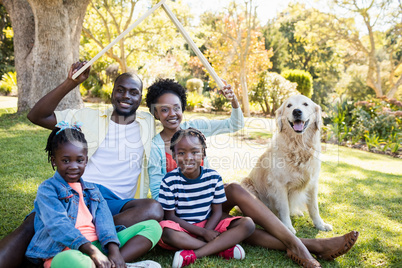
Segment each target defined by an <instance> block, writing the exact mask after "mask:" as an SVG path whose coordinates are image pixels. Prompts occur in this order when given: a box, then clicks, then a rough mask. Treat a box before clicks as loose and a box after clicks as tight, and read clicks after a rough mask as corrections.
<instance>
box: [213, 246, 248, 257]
mask: <svg viewBox="0 0 402 268" xmlns="http://www.w3.org/2000/svg"><path fill="white" fill-rule="evenodd" d="M218 256H219V257H222V258H224V259H227V260H230V259H236V260H243V259H244V258H245V257H246V252H244V249H243V248H242V246H240V245H239V244H236V245H235V246H233V247H231V248H228V249H226V250H224V251H221V252H219V253H218Z"/></svg>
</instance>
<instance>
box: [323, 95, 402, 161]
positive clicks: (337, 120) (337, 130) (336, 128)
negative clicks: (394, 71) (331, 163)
mask: <svg viewBox="0 0 402 268" xmlns="http://www.w3.org/2000/svg"><path fill="white" fill-rule="evenodd" d="M327 115H328V116H327V117H326V118H324V128H323V129H324V130H325V131H326V132H323V136H322V138H323V140H325V141H337V142H338V143H342V142H346V141H347V142H350V143H351V144H356V143H359V142H364V143H366V145H367V146H368V148H369V149H373V148H376V149H381V150H383V151H385V150H387V149H390V150H391V152H393V153H395V152H396V151H398V149H399V147H400V144H401V142H402V130H401V129H402V103H401V102H400V101H396V100H393V99H392V100H388V99H386V98H381V99H371V100H369V101H359V102H352V101H350V99H347V98H343V99H342V98H340V99H339V100H338V101H336V102H335V104H334V105H333V106H332V107H330V109H329V110H328V111H327Z"/></svg>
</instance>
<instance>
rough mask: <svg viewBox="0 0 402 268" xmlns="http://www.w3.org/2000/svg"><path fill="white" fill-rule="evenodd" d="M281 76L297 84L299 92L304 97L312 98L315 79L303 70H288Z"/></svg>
mask: <svg viewBox="0 0 402 268" xmlns="http://www.w3.org/2000/svg"><path fill="white" fill-rule="evenodd" d="M281 75H282V76H283V77H284V78H285V79H286V80H289V81H290V82H295V83H297V88H296V89H297V90H298V91H299V92H300V93H301V94H302V95H304V96H306V97H308V98H311V95H313V77H312V76H311V74H309V73H308V72H306V71H303V70H286V71H284V72H282V73H281Z"/></svg>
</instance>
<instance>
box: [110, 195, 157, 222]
mask: <svg viewBox="0 0 402 268" xmlns="http://www.w3.org/2000/svg"><path fill="white" fill-rule="evenodd" d="M113 219H114V224H115V225H124V226H126V227H129V226H132V225H134V224H136V223H139V222H142V221H146V220H156V221H158V222H159V221H161V220H162V219H163V209H162V206H161V205H160V204H159V202H158V201H156V200H153V199H135V200H131V201H128V202H127V203H126V204H125V205H124V206H123V208H122V209H121V210H120V213H119V214H116V215H114V216H113Z"/></svg>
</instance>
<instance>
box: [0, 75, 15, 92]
mask: <svg viewBox="0 0 402 268" xmlns="http://www.w3.org/2000/svg"><path fill="white" fill-rule="evenodd" d="M0 93H2V94H4V95H9V94H12V95H17V93H18V86H17V73H16V72H8V73H5V74H4V75H3V76H2V78H1V81H0Z"/></svg>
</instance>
